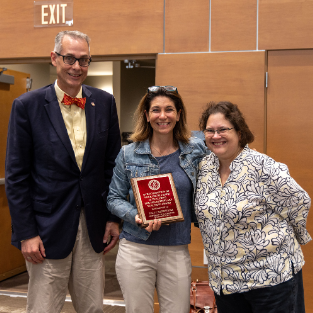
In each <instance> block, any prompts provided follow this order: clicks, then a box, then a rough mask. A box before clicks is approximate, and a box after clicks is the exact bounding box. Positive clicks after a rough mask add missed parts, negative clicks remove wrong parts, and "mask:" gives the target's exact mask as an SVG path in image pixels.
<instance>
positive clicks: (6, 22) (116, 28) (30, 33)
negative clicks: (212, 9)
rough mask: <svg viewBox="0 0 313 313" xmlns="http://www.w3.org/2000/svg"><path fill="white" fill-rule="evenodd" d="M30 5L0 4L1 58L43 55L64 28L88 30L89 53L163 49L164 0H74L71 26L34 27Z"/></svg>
mask: <svg viewBox="0 0 313 313" xmlns="http://www.w3.org/2000/svg"><path fill="white" fill-rule="evenodd" d="M2 1H3V0H2ZM33 5H34V2H33V1H30V0H27V1H26V0H17V1H6V2H5V4H3V5H1V19H0V29H1V34H0V41H1V43H2V44H1V45H0V58H26V57H46V56H47V55H50V52H51V50H52V49H53V43H54V37H55V35H56V34H57V33H58V32H59V31H62V30H66V29H70V30H76V29H77V30H80V31H82V32H85V33H87V34H88V35H89V36H90V37H91V39H92V42H91V53H92V55H105V54H135V53H158V52H163V5H164V3H163V1H160V0H159V1H154V0H146V1H140V0H133V1H122V0H92V1H89V2H88V1H84V0H75V2H74V9H73V11H74V13H73V14H74V26H73V27H53V28H46V27H41V28H34V13H33V11H34V9H33Z"/></svg>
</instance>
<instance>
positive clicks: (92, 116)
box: [82, 85, 97, 171]
mask: <svg viewBox="0 0 313 313" xmlns="http://www.w3.org/2000/svg"><path fill="white" fill-rule="evenodd" d="M83 97H86V105H85V114H86V128H87V141H86V147H85V153H84V158H83V165H82V171H83V170H84V168H85V166H86V162H87V159H88V156H89V153H90V151H91V146H92V143H93V139H94V138H95V129H96V105H97V103H96V100H95V99H94V98H92V93H91V91H90V90H88V89H87V88H86V86H85V85H83Z"/></svg>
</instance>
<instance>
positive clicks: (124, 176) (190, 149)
mask: <svg viewBox="0 0 313 313" xmlns="http://www.w3.org/2000/svg"><path fill="white" fill-rule="evenodd" d="M135 119H136V126H135V132H134V134H133V135H132V136H131V137H130V139H131V140H132V141H134V143H132V144H130V145H127V146H124V147H123V148H122V149H121V151H120V153H119V155H118V156H117V159H116V166H115V168H114V174H113V178H112V181H111V184H110V191H109V195H108V202H107V205H108V209H109V210H110V211H111V212H112V213H113V214H114V215H116V216H119V217H120V218H121V219H123V221H124V223H123V230H122V233H121V235H120V244H119V251H118V255H117V259H116V272H117V278H118V280H119V283H120V286H121V289H122V292H123V297H124V300H125V304H126V312H127V313H141V312H142V313H150V312H151V313H152V312H153V303H154V290H155V288H156V289H157V293H158V299H159V303H160V312H162V313H165V312H179V313H188V312H189V308H190V304H189V292H190V283H191V261H190V255H189V251H188V244H189V243H190V231H191V222H196V220H195V213H194V207H193V197H194V191H195V188H196V173H197V166H198V164H199V162H200V161H201V159H202V158H203V157H204V156H205V155H206V153H207V149H206V147H205V146H204V143H203V141H202V140H200V139H196V138H190V135H189V131H188V130H187V126H186V110H185V106H184V103H183V101H182V98H181V96H180V95H179V93H178V91H177V88H176V87H173V86H153V87H149V88H148V92H147V94H146V95H145V96H144V97H143V98H142V100H141V101H140V103H139V106H138V108H137V110H136V112H135ZM165 173H172V175H173V179H174V183H175V186H176V190H177V193H178V198H179V200H180V204H181V207H182V212H183V215H184V221H183V222H179V223H173V224H170V225H164V224H163V225H162V227H161V222H160V221H158V220H154V221H153V222H152V221H151V222H150V223H149V226H148V227H146V228H141V226H140V224H141V223H142V221H141V220H140V219H139V216H138V214H137V207H136V203H135V199H134V195H133V191H132V188H131V184H130V179H131V178H133V177H143V176H150V175H157V174H165Z"/></svg>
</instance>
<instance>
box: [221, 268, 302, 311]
mask: <svg viewBox="0 0 313 313" xmlns="http://www.w3.org/2000/svg"><path fill="white" fill-rule="evenodd" d="M215 299H216V305H217V309H218V313H280V312H281V313H305V307H304V291H303V280H302V270H301V271H300V272H298V273H297V274H295V275H294V276H293V277H292V278H291V279H290V280H288V281H286V282H284V283H281V284H279V285H276V286H273V287H266V288H259V289H254V290H250V291H248V292H243V293H234V294H230V295H224V294H222V293H221V295H217V294H215Z"/></svg>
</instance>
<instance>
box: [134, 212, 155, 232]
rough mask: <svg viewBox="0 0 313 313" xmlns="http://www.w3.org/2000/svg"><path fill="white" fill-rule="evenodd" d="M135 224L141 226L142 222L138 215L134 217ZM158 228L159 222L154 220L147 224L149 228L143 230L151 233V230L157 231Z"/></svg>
mask: <svg viewBox="0 0 313 313" xmlns="http://www.w3.org/2000/svg"><path fill="white" fill-rule="evenodd" d="M135 222H136V223H137V224H138V225H140V224H142V220H141V219H140V218H139V215H138V214H137V215H136V216H135ZM160 227H161V221H158V220H156V219H155V220H154V221H153V222H152V221H150V222H149V226H147V227H146V228H145V230H147V231H148V232H150V233H151V232H152V231H153V230H154V231H157V230H159V229H160Z"/></svg>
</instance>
